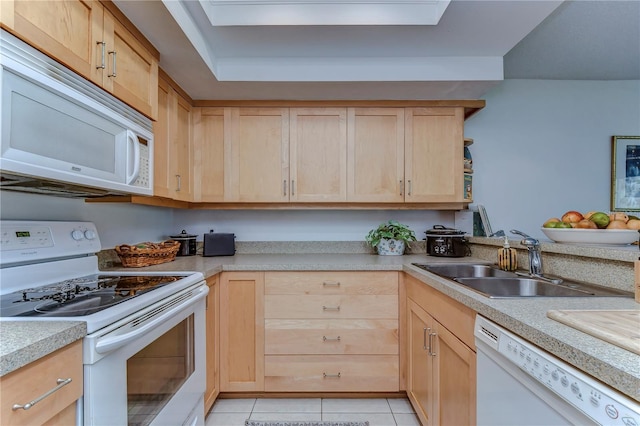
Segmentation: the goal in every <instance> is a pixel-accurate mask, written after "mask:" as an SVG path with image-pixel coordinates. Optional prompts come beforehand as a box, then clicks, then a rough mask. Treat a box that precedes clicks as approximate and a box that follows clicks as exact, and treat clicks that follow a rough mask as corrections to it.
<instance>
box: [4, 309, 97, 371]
mask: <svg viewBox="0 0 640 426" xmlns="http://www.w3.org/2000/svg"><path fill="white" fill-rule="evenodd" d="M86 335H87V324H86V323H85V322H82V321H13V320H3V321H0V377H2V376H4V375H6V374H9V373H11V372H12V371H14V370H17V369H18V368H20V367H23V366H25V365H27V364H29V363H31V362H33V361H36V360H38V359H39V358H42V357H43V356H46V355H49V354H50V353H53V352H55V351H56V350H58V349H60V348H62V347H64V346H66V345H69V344H71V343H73V342H75V341H76V340H80V339H82V338H83V337H84V336H86Z"/></svg>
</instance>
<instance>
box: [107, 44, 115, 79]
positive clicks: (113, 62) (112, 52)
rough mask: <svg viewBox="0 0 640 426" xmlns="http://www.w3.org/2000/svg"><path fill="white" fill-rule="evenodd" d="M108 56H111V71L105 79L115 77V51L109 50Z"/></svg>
mask: <svg viewBox="0 0 640 426" xmlns="http://www.w3.org/2000/svg"><path fill="white" fill-rule="evenodd" d="M109 55H113V61H111V63H112V65H113V71H112V72H111V74H109V75H107V77H113V78H115V77H116V51H115V50H111V51H109Z"/></svg>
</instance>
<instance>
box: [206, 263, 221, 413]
mask: <svg viewBox="0 0 640 426" xmlns="http://www.w3.org/2000/svg"><path fill="white" fill-rule="evenodd" d="M207 286H209V294H208V295H207V312H206V315H205V318H206V321H207V323H206V325H205V330H206V340H207V342H206V356H205V360H206V366H207V367H206V369H207V370H206V371H207V387H206V390H205V392H204V412H205V413H208V412H209V410H210V409H211V407H212V406H213V403H214V402H215V401H216V398H217V397H218V394H220V359H219V354H220V349H219V348H220V320H219V310H220V286H219V285H218V276H217V275H215V276H213V277H210V278H207Z"/></svg>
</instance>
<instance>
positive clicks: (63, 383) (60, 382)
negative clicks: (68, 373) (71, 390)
mask: <svg viewBox="0 0 640 426" xmlns="http://www.w3.org/2000/svg"><path fill="white" fill-rule="evenodd" d="M56 383H57V384H58V386H56V387H55V388H53V389H50V390H49V391H47V392H45V393H43V394H42V395H40V396H39V397H37V398H36V399H34V400H33V401H31V402H27V403H26V404H24V405H21V404H13V406H12V407H11V410H13V411H16V410H19V409H21V408H22V409H23V410H28V409H30V408H31V407H33V406H34V405H36V404H37V403H38V402H40V401H42V400H43V399H45V398H46V397H48V396H49V395H51V394H52V393H54V392H56V391H58V390H60V389H61V388H62V387H63V386H66V385H68V384H69V383H71V377H69V378H68V379H58V380H56Z"/></svg>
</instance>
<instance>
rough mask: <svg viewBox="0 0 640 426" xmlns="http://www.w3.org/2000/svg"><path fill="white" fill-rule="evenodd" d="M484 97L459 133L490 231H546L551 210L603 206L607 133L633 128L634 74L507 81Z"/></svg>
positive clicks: (638, 103) (639, 130) (637, 109)
mask: <svg viewBox="0 0 640 426" xmlns="http://www.w3.org/2000/svg"><path fill="white" fill-rule="evenodd" d="M486 102H487V105H486V107H485V108H484V109H483V110H481V111H480V112H479V113H478V114H476V115H475V116H474V117H471V118H470V119H468V120H467V122H466V123H465V124H466V125H465V136H467V137H471V138H473V139H474V144H473V145H472V146H471V147H470V150H471V153H472V156H473V168H474V175H473V179H474V182H473V184H474V185H473V199H474V202H475V203H476V204H482V205H484V206H485V208H486V209H487V213H488V215H489V219H490V222H491V225H492V228H493V230H494V231H496V230H499V229H504V230H505V231H507V232H508V231H509V230H510V229H513V228H516V229H519V230H521V231H524V232H526V233H528V234H530V235H532V236H536V237H539V238H545V237H544V234H542V232H541V231H540V227H541V225H542V223H544V221H545V220H546V219H548V218H550V217H560V216H561V215H562V214H563V213H564V212H566V211H568V210H577V211H580V212H587V211H591V210H601V211H609V208H610V204H609V200H610V193H611V190H610V189H611V136H613V135H624V136H630V135H636V136H638V135H640V81H558V80H553V81H550V80H506V81H505V82H503V83H502V84H500V85H499V86H497V87H496V88H495V89H493V90H492V91H491V92H489V93H488V94H487V96H486Z"/></svg>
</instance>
